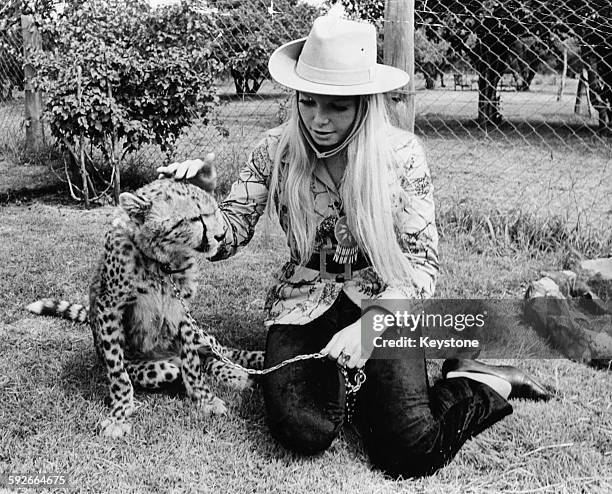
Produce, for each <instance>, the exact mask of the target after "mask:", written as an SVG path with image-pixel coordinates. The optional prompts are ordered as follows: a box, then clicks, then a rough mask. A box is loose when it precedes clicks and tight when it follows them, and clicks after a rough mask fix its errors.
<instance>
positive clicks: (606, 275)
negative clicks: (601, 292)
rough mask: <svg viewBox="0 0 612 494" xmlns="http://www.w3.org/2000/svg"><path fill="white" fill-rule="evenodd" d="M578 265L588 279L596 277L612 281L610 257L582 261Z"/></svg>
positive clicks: (611, 258) (611, 259)
mask: <svg viewBox="0 0 612 494" xmlns="http://www.w3.org/2000/svg"><path fill="white" fill-rule="evenodd" d="M580 267H581V268H582V269H584V271H585V272H586V273H587V275H588V276H589V280H590V279H591V278H596V279H598V280H603V281H612V257H602V258H599V259H589V260H586V261H582V263H580Z"/></svg>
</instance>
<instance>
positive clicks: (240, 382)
mask: <svg viewBox="0 0 612 494" xmlns="http://www.w3.org/2000/svg"><path fill="white" fill-rule="evenodd" d="M223 383H224V384H225V385H227V386H229V387H230V388H232V389H237V390H238V391H242V390H245V389H249V388H252V387H253V385H254V381H253V379H252V378H251V376H249V374H248V373H247V372H244V371H235V372H233V373H232V374H231V375H229V376H227V377H226V379H223Z"/></svg>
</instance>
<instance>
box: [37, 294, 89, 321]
mask: <svg viewBox="0 0 612 494" xmlns="http://www.w3.org/2000/svg"><path fill="white" fill-rule="evenodd" d="M26 309H28V310H29V311H30V312H33V313H34V314H40V315H42V316H55V317H63V318H64V319H68V320H70V321H75V322H86V321H87V316H88V314H89V307H84V306H83V305H80V304H71V303H70V302H66V301H65V300H52V299H49V298H45V299H42V300H37V301H36V302H34V303H31V304H30V305H28V306H27V307H26Z"/></svg>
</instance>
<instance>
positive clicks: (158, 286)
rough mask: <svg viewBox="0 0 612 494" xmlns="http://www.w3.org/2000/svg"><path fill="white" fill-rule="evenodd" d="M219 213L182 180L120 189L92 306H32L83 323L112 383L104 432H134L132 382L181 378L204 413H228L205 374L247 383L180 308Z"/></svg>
mask: <svg viewBox="0 0 612 494" xmlns="http://www.w3.org/2000/svg"><path fill="white" fill-rule="evenodd" d="M218 218H219V211H218V207H217V203H216V201H215V199H214V198H213V196H212V195H211V194H210V193H209V192H207V191H204V190H202V189H200V188H199V187H196V186H194V185H191V184H188V183H184V182H177V181H174V180H171V179H161V180H156V181H155V182H152V183H151V184H149V185H146V186H144V187H142V188H140V189H138V190H137V191H136V192H135V193H128V192H125V193H122V194H121V195H120V196H119V208H118V215H117V216H116V218H115V219H114V220H113V223H112V227H111V228H110V230H109V231H108V233H107V234H106V238H105V242H104V251H103V255H102V257H101V259H100V261H99V263H98V265H97V269H96V271H95V274H94V276H93V280H92V282H91V284H90V294H89V307H83V306H81V305H78V304H70V303H68V302H65V301H61V302H58V301H53V300H49V299H43V300H39V301H37V302H34V303H33V304H30V305H29V306H28V310H30V311H31V312H34V313H37V314H43V315H54V316H60V317H64V318H67V319H70V320H73V321H81V322H85V321H88V322H89V325H90V327H91V330H92V333H93V340H94V346H95V350H96V353H97V355H98V358H99V359H100V361H101V362H102V363H103V364H104V366H105V367H106V373H107V377H108V381H109V390H110V403H111V405H110V406H111V412H110V415H109V416H108V418H106V419H105V420H104V421H102V423H101V427H100V433H101V434H102V435H103V436H109V437H115V438H116V437H121V436H123V435H125V434H128V433H130V431H131V424H130V423H129V421H128V418H129V417H130V415H131V414H132V413H133V411H134V398H133V395H134V391H133V385H135V386H139V387H141V388H145V389H157V388H160V387H162V386H165V385H168V384H172V383H181V382H182V384H183V385H184V387H185V390H186V392H187V395H188V396H189V397H190V398H192V399H193V400H195V401H196V402H197V404H198V405H199V406H200V407H201V408H202V410H203V412H204V413H205V414H209V413H213V414H225V413H226V411H227V409H226V405H225V403H224V402H223V401H222V400H221V399H219V398H218V397H216V396H215V395H214V394H213V393H212V392H211V390H210V388H209V387H208V386H207V385H206V383H205V382H204V374H211V375H215V376H217V377H219V378H220V379H221V380H222V381H225V382H226V383H228V384H230V385H233V386H234V387H236V388H239V389H240V388H244V387H246V386H248V385H249V384H250V380H249V376H248V374H247V373H246V372H244V371H242V370H236V369H235V368H234V367H231V366H229V365H228V364H225V363H223V361H221V360H218V359H216V358H214V357H213V356H212V355H211V353H210V347H211V346H212V345H213V344H215V343H216V340H215V339H214V337H212V336H209V335H205V334H203V333H202V332H201V331H200V330H199V329H198V328H197V327H195V326H194V325H193V324H192V322H191V321H192V320H191V319H190V317H189V315H188V314H187V313H186V307H187V305H183V304H188V303H189V302H190V301H191V300H192V299H193V297H194V294H195V291H196V280H195V277H196V267H197V264H196V259H195V255H196V252H201V253H203V254H204V255H205V256H206V257H212V256H213V255H214V254H215V253H216V252H217V249H218V246H219V241H220V240H221V238H222V228H221V223H220V220H219V219H218ZM177 294H178V295H180V298H181V299H182V301H183V303H181V300H179V298H178V297H177ZM223 348H224V349H223V351H222V352H223V354H224V355H225V356H226V357H228V358H230V359H232V360H233V361H235V362H236V363H239V364H241V365H243V366H244V367H251V368H262V367H263V359H264V356H263V352H260V351H246V350H243V351H241V350H236V349H230V348H225V347H223ZM201 356H202V358H203V359H204V360H203V362H204V363H203V364H201V359H200V357H201Z"/></svg>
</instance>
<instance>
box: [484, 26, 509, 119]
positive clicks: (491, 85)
mask: <svg viewBox="0 0 612 494" xmlns="http://www.w3.org/2000/svg"><path fill="white" fill-rule="evenodd" d="M490 20H491V21H492V22H496V20H495V19H494V18H491V19H490ZM487 21H489V19H485V22H484V27H485V28H487ZM496 33H497V30H496V29H495V26H489V27H488V29H486V31H485V33H484V34H483V35H482V36H481V38H480V39H479V41H478V45H477V55H478V59H477V60H478V63H477V70H478V75H479V77H478V123H480V124H481V125H484V126H485V127H488V126H489V125H498V124H499V123H500V122H501V120H502V115H501V111H500V99H499V96H498V94H497V84H498V83H499V80H500V79H501V77H502V74H503V72H504V70H505V69H506V67H507V62H506V59H507V57H508V50H509V49H508V43H504V42H503V41H502V40H501V39H500V36H499V35H497V34H496Z"/></svg>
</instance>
